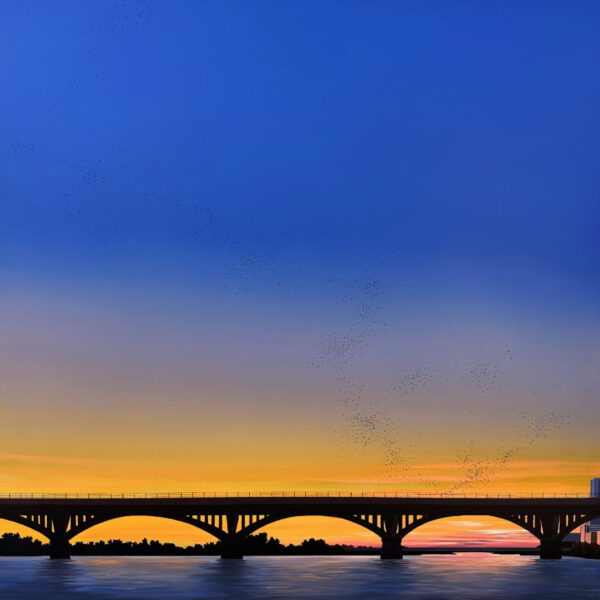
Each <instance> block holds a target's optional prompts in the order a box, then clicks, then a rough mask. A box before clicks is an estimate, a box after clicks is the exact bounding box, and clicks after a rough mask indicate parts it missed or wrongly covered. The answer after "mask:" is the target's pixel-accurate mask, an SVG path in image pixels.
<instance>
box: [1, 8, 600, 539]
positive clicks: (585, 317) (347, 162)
mask: <svg viewBox="0 0 600 600" xmlns="http://www.w3.org/2000/svg"><path fill="white" fill-rule="evenodd" d="M599 17H600V6H599V5H598V4H597V3H595V2H580V1H574V2H569V3H565V2H553V1H546V2H534V1H519V2H517V1H514V2H513V1H503V2H494V1H492V2H486V3H481V2H476V1H475V0H473V1H456V2H452V3H446V2H441V1H426V2H421V1H420V2H417V1H414V2H409V1H405V2H388V1H384V0H372V1H366V0H365V1H358V0H353V1H349V2H342V1H334V0H328V1H325V2H323V1H319V2H311V1H306V0H303V1H302V2H295V1H289V2H273V1H271V2H268V1H259V2H252V3H247V2H241V1H235V0H232V1H230V2H217V1H210V0H205V1H201V2H197V1H194V2H191V1H190V2H186V1H184V0H181V1H171V2H170V1H167V0H164V1H158V0H157V1H144V0H139V1H133V0H131V1H130V0H126V1H122V2H109V1H108V0H102V1H93V0H90V1H89V2H77V1H75V0H73V1H67V0H61V1H60V2H53V3H48V2H42V1H39V2H38V1H34V0H28V1H27V2H21V1H16V0H6V1H5V2H3V3H2V6H1V7H0V39H2V40H3V43H2V47H3V49H2V52H1V53H0V77H1V78H2V81H3V82H4V85H3V86H2V87H3V92H2V94H1V95H0V115H1V117H0V415H1V420H0V493H9V492H156V491H159V492H164V491H174V492H175V491H243V492H246V493H247V492H249V491H271V490H297V491H304V490H321V491H323V490H334V491H345V490H347V491H371V490H377V491H381V490H393V491H423V492H428V493H442V492H444V493H449V492H455V493H474V492H483V493H488V492H489V493H507V492H514V493H530V492H545V493H563V492H584V493H585V492H586V491H587V490H588V489H589V480H590V478H591V477H594V476H598V475H600V442H599V439H600V438H598V433H597V427H598V425H597V424H598V408H599V402H600V398H599V393H600V380H599V375H598V374H599V373H600V368H599V367H600V248H599V243H598V240H600V202H599V200H600V198H599V195H600V179H599V175H598V164H600V146H599V144H598V140H599V139H600V114H599V112H598V110H597V107H598V106H599V105H600V79H599V78H598V77H597V73H598V72H599V71H600V38H599V37H598V35H597V26H596V24H597V22H598V18H599ZM460 523H462V524H460ZM460 523H459V524H457V523H454V524H453V525H450V524H448V523H447V522H442V521H440V522H439V523H435V524H434V523H432V524H429V525H427V526H424V527H423V528H422V531H421V532H420V533H418V534H417V532H415V533H414V534H411V535H412V536H420V538H419V540H420V541H419V543H436V542H440V541H443V540H453V541H456V540H458V541H462V542H464V543H480V542H481V541H482V540H483V541H485V540H491V542H494V543H495V542H497V541H498V539H509V538H510V539H511V540H513V539H517V538H518V539H520V540H521V541H524V542H527V540H529V541H531V540H530V538H529V536H528V534H526V533H525V532H521V531H520V530H518V529H515V527H513V526H512V525H511V524H507V523H503V522H501V521H496V520H489V519H488V520H486V519H482V518H481V517H477V518H466V520H463V521H461V522H460ZM7 528H8V529H9V530H15V528H14V526H12V525H11V524H9V523H3V525H2V528H1V529H3V530H7ZM309 530H310V532H309V534H308V535H312V536H314V537H325V538H326V539H327V540H329V541H346V542H348V541H353V542H355V543H362V541H364V540H366V539H367V538H368V539H369V540H371V541H370V542H369V543H371V542H372V543H376V542H377V540H374V541H373V540H372V536H371V534H369V533H368V532H367V531H366V530H362V529H360V528H358V527H357V526H355V525H351V524H347V523H343V522H341V521H340V522H337V521H334V520H332V519H328V520H324V521H322V522H321V521H319V520H315V519H312V520H311V519H306V520H298V521H295V520H290V521H287V522H281V523H279V524H277V525H272V526H270V527H269V528H268V532H269V533H273V534H277V535H278V536H279V537H280V538H281V539H283V540H284V541H297V540H301V539H303V538H304V537H306V535H307V531H309ZM109 535H110V536H119V537H122V538H124V539H134V538H135V539H137V538H141V537H144V536H146V537H155V538H160V539H164V540H170V541H179V542H186V543H188V542H189V543H192V542H194V541H198V540H204V538H206V540H207V539H208V537H207V536H205V535H204V534H203V533H202V532H196V531H195V530H193V529H192V528H190V527H189V526H183V525H181V526H180V524H173V523H171V522H168V521H162V520H150V521H148V520H140V519H137V520H136V519H134V518H131V519H121V520H119V521H115V522H113V523H107V524H104V525H100V526H98V527H97V528H94V529H91V530H89V531H88V532H87V533H86V534H82V536H81V538H82V539H84V538H85V536H88V537H87V538H85V539H101V538H102V537H106V536H109ZM94 536H96V537H94ZM365 536H366V537H365ZM498 536H500V537H498ZM515 536H516V537H515ZM415 539H416V538H415ZM407 542H408V538H407Z"/></svg>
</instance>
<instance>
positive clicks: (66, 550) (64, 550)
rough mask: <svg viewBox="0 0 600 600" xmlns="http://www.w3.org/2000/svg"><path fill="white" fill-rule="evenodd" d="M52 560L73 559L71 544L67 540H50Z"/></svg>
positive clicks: (60, 538) (58, 538)
mask: <svg viewBox="0 0 600 600" xmlns="http://www.w3.org/2000/svg"><path fill="white" fill-rule="evenodd" d="M50 558H71V544H69V540H68V539H67V538H64V537H53V538H50Z"/></svg>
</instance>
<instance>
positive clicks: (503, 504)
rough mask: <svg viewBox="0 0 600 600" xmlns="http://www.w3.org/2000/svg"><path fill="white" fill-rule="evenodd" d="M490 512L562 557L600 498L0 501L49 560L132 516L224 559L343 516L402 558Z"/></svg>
mask: <svg viewBox="0 0 600 600" xmlns="http://www.w3.org/2000/svg"><path fill="white" fill-rule="evenodd" d="M465 515H486V516H492V517H498V518H500V519H505V520H507V521H510V522H511V523H515V524H516V525H519V526H520V527H522V528H523V529H525V530H526V531H528V532H529V533H531V534H533V535H534V536H536V537H537V538H538V539H539V540H540V546H539V554H540V558H560V557H561V542H562V539H563V537H564V536H565V535H566V534H567V533H569V532H570V531H572V530H573V529H575V528H576V527H578V526H580V525H582V524H584V523H586V522H588V521H590V520H591V519H594V518H596V517H600V498H590V497H582V496H575V495H571V497H567V496H561V497H548V496H541V495H540V496H537V497H534V496H527V497H526V496H518V497H515V496H482V495H478V496H461V497H457V496H452V495H441V496H440V495H438V496H435V495H430V494H411V495H406V494H403V493H401V492H398V493H389V492H388V493H360V492H359V493H356V492H355V493H353V494H347V495H343V493H341V492H319V493H318V494H317V493H313V494H311V493H307V492H301V493H299V492H286V493H283V492H275V493H270V494H260V495H254V496H251V495H243V494H235V493H234V494H231V493H229V494H210V495H209V494H202V493H201V494H183V493H180V494H136V495H129V496H127V495H116V494H114V495H107V494H96V495H72V496H68V495H65V496H62V497H59V496H57V495H43V494H40V495H33V494H31V495H27V494H16V495H15V494H13V495H11V496H10V497H3V498H0V518H2V519H7V520H9V521H13V522H15V523H19V524H20V525H26V526H27V527H30V528H31V529H34V530H35V531H37V532H38V533H40V534H42V535H43V536H45V537H47V538H48V540H49V542H50V544H49V545H50V558H70V540H71V539H72V538H73V537H75V536H76V535H78V534H80V533H81V532H83V531H85V530H87V529H89V528H91V527H93V526H94V525H98V524H99V523H104V522H106V521H110V520H111V519H117V518H119V517H126V516H148V517H164V518H167V519H173V520H175V521H180V522H182V523H188V524H190V525H193V526H194V527H198V528H199V529H202V530H203V531H206V532H208V533H210V534H211V535H213V536H214V537H216V538H217V539H219V540H220V541H221V548H222V551H221V558H242V543H243V540H244V538H246V537H247V536H248V535H250V534H251V533H254V532H256V531H257V530H259V529H261V528H263V527H265V526H266V525H269V524H270V523H274V522H276V521H280V520H282V519H287V518H290V517H302V516H325V517H336V518H339V519H345V520H346V521H350V522H352V523H356V524H358V525H361V526H363V527H365V528H366V529H368V530H369V531H372V532H373V533H375V534H376V535H378V536H379V537H380V538H381V558H402V539H403V538H404V536H405V535H407V534H408V533H410V532H411V531H413V530H414V529H416V528H417V527H419V526H420V525H423V524H424V523H429V522H431V521H435V520H436V519H443V518H446V517H459V516H465Z"/></svg>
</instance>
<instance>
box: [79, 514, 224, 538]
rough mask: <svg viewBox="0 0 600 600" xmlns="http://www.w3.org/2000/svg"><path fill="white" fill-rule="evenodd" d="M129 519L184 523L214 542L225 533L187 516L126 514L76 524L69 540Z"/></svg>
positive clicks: (95, 518) (99, 517)
mask: <svg viewBox="0 0 600 600" xmlns="http://www.w3.org/2000/svg"><path fill="white" fill-rule="evenodd" d="M129 518H149V519H162V520H167V521H176V522H178V523H184V524H186V525H190V526H191V527H194V528H195V529H200V530H201V531H202V532H204V533H207V534H209V535H210V536H211V538H214V540H213V541H219V540H220V539H222V538H223V532H222V531H221V530H220V529H218V528H217V527H215V526H214V525H211V524H210V523H204V522H202V521H200V520H196V519H193V518H191V517H187V516H181V515H163V514H161V515H157V514H152V513H148V514H144V513H140V514H138V513H135V514H126V515H122V514H115V515H101V516H100V515H99V516H95V517H93V518H92V519H90V520H87V521H86V522H83V523H80V524H75V525H74V526H72V527H71V529H70V530H69V532H68V538H69V540H74V539H75V538H77V537H78V536H79V535H81V534H83V533H87V532H89V531H90V530H91V529H93V528H94V527H96V526H99V525H104V524H106V523H112V522H113V521H117V520H120V519H129Z"/></svg>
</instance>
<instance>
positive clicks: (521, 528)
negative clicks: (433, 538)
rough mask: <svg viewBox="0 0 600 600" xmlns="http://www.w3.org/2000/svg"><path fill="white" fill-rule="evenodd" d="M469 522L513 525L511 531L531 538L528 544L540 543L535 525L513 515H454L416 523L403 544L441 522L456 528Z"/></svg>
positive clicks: (405, 536)
mask: <svg viewBox="0 0 600 600" xmlns="http://www.w3.org/2000/svg"><path fill="white" fill-rule="evenodd" d="M461 519H462V520H467V519H483V520H490V519H491V520H493V521H498V522H504V523H505V524H510V525H513V526H515V527H511V528H510V530H512V531H514V532H515V534H520V535H522V534H523V533H525V534H526V535H527V537H529V538H530V539H529V540H528V542H535V543H536V544H538V543H539V541H540V537H539V532H538V531H536V530H535V528H534V527H533V525H532V524H531V523H527V522H526V521H525V520H523V519H519V518H516V517H514V516H512V515H497V514H480V513H479V514H454V515H439V516H429V517H425V518H423V519H421V520H419V521H418V522H416V523H414V524H413V525H412V526H409V527H407V528H406V529H405V530H404V532H403V537H404V539H403V543H404V542H407V541H408V542H409V543H410V537H412V536H411V534H415V537H416V536H418V535H423V533H424V532H423V531H420V530H422V529H428V527H427V526H428V525H433V526H435V525H437V524H440V522H443V521H448V525H449V526H450V527H452V526H454V527H456V525H457V523H459V522H460V520H461ZM474 530H475V531H477V528H476V527H475V528H473V529H472V528H470V529H465V530H464V531H465V532H466V531H474ZM407 537H409V540H407V539H406V538H407ZM413 545H417V544H413ZM454 545H457V546H460V545H461V543H460V542H457V543H456V544H454ZM498 545H499V546H502V545H504V542H500V543H498Z"/></svg>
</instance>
